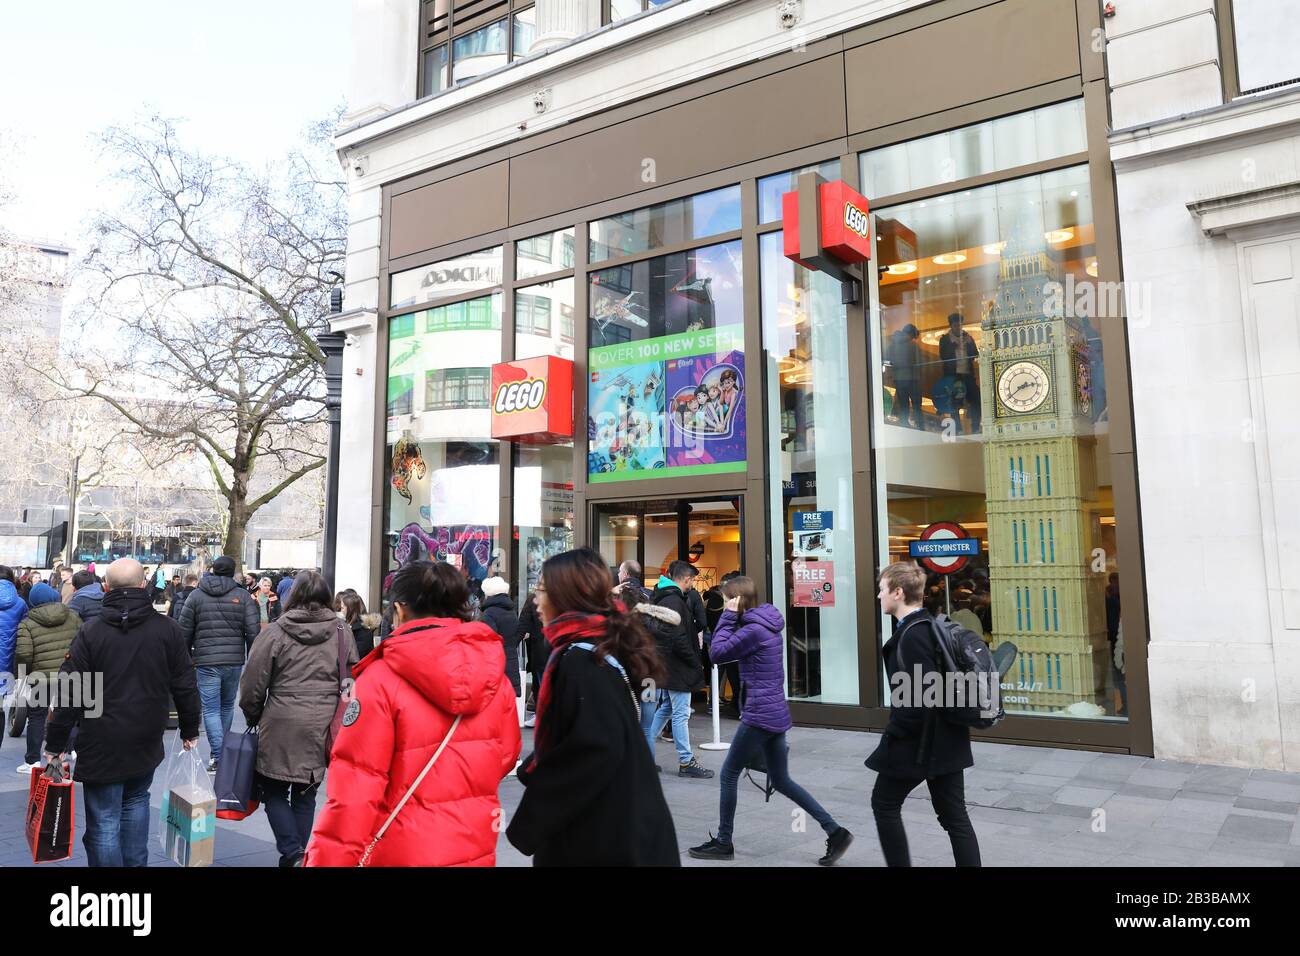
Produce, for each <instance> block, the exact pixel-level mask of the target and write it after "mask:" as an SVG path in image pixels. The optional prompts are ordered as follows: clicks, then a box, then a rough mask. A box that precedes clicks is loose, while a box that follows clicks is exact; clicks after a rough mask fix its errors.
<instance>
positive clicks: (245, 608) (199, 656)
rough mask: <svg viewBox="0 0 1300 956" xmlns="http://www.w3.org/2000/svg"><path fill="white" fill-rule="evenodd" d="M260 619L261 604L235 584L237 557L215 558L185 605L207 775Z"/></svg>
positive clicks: (214, 761)
mask: <svg viewBox="0 0 1300 956" xmlns="http://www.w3.org/2000/svg"><path fill="white" fill-rule="evenodd" d="M260 622H261V615H259V614H258V610H257V602H256V601H255V600H253V596H252V595H251V594H249V593H248V592H247V591H245V590H244V589H243V588H241V587H239V585H237V584H236V583H235V561H234V559H233V558H229V557H226V556H225V555H222V556H221V557H219V558H217V560H215V561H213V562H212V570H211V571H210V572H209V573H207V574H205V575H203V579H202V580H201V581H199V586H198V587H197V588H196V589H195V590H194V593H192V594H191V595H190V596H189V597H187V598H186V599H185V604H184V606H183V607H182V608H181V633H182V634H183V635H184V636H185V641H186V643H187V644H188V645H189V647H190V651H191V653H192V654H193V655H194V666H195V668H196V670H197V674H198V684H199V699H200V700H201V701H202V702H203V728H204V730H206V731H207V734H208V750H209V752H210V759H211V762H210V763H209V764H208V772H209V773H216V772H217V763H218V762H219V761H220V760H221V744H222V742H223V741H224V740H225V738H226V734H227V733H229V732H230V722H231V721H232V720H233V719H234V716H235V698H236V697H237V696H238V695H239V675H240V672H241V671H243V669H244V661H245V660H247V658H248V651H249V649H250V648H251V647H252V646H253V639H254V638H255V637H257V634H258V631H259V630H260V629H261V623H260Z"/></svg>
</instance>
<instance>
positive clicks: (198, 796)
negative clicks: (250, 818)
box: [158, 748, 217, 866]
mask: <svg viewBox="0 0 1300 956" xmlns="http://www.w3.org/2000/svg"><path fill="white" fill-rule="evenodd" d="M160 824H161V825H160V826H159V828H158V839H159V841H160V842H161V843H162V849H163V853H165V854H166V855H167V859H169V860H171V861H172V862H173V863H178V864H180V865H181V866H211V865H212V853H213V845H214V843H215V840H216V833H217V795H216V792H215V791H214V790H213V789H212V784H211V783H210V782H209V781H208V771H207V768H206V767H204V765H203V758H202V757H200V756H199V752H198V750H197V749H194V750H185V749H184V748H182V749H181V750H180V751H178V752H177V753H175V754H173V755H172V757H171V759H170V760H169V761H168V763H167V777H166V789H164V790H163V798H162V808H161V812H160Z"/></svg>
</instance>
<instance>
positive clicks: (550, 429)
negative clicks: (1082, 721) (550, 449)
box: [492, 355, 573, 445]
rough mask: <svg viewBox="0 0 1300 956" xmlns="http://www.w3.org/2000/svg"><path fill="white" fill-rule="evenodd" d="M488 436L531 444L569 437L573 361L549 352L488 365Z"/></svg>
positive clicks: (557, 440) (553, 442)
mask: <svg viewBox="0 0 1300 956" xmlns="http://www.w3.org/2000/svg"><path fill="white" fill-rule="evenodd" d="M492 437H493V438H496V439H500V440H503V441H521V442H528V443H530V444H534V445H553V444H558V443H560V442H567V441H572V440H573V362H571V361H570V360H568V359H562V358H556V357H555V356H553V355H540V356H538V357H537V358H530V359H519V360H517V361H514V362H501V363H499V364H497V365H493V366H492Z"/></svg>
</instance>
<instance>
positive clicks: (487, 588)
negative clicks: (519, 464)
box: [482, 577, 520, 697]
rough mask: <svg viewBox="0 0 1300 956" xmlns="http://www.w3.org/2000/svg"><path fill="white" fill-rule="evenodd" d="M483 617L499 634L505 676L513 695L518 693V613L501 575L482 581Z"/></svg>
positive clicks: (508, 586)
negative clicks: (504, 663) (513, 692)
mask: <svg viewBox="0 0 1300 956" xmlns="http://www.w3.org/2000/svg"><path fill="white" fill-rule="evenodd" d="M482 610H483V617H482V621H483V623H484V624H486V625H487V626H488V627H490V628H492V630H494V631H496V632H497V634H499V635H500V636H501V642H502V645H503V646H504V648H505V652H506V677H507V678H508V679H509V680H510V686H511V687H513V688H514V689H515V696H516V697H518V696H519V693H520V684H519V615H518V614H516V613H515V602H514V601H513V600H512V599H511V597H510V585H509V584H507V583H506V579H505V578H503V577H492V578H488V579H487V580H486V581H484V582H483V609H482Z"/></svg>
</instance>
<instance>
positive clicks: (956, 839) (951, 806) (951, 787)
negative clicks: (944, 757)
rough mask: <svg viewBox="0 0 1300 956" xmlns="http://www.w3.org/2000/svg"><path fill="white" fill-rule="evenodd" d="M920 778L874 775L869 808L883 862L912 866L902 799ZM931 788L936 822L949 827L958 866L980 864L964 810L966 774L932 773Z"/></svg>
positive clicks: (970, 827)
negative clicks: (882, 852)
mask: <svg viewBox="0 0 1300 956" xmlns="http://www.w3.org/2000/svg"><path fill="white" fill-rule="evenodd" d="M920 783H921V781H920V780H917V779H915V778H909V777H887V776H885V775H884V774H880V775H879V776H877V777H876V786H875V789H874V790H872V791H871V812H872V813H873V814H874V815H875V817H876V832H877V833H878V834H879V836H880V848H881V849H882V850H884V852H885V865H886V866H911V865H912V858H911V856H910V855H909V854H908V852H907V831H906V830H904V829H903V801H904V800H906V799H907V795H908V794H909V793H911V792H912V791H913V790H915V789H916V788H917V786H919V785H920ZM925 783H926V784H927V785H928V786H929V788H930V800H931V801H932V802H933V803H934V810H935V813H936V814H938V816H939V824H940V826H942V827H943V828H944V829H945V830H947V831H948V839H949V840H951V841H952V855H953V858H954V859H955V860H956V861H957V865H958V866H979V865H980V845H979V841H978V840H977V839H976V838H975V828H974V827H973V826H971V822H970V816H969V814H967V813H966V778H965V776H964V774H963V772H962V771H961V770H958V771H957V772H956V773H949V774H944V775H943V776H941V777H931V778H929V779H928V780H926V781H925Z"/></svg>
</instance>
